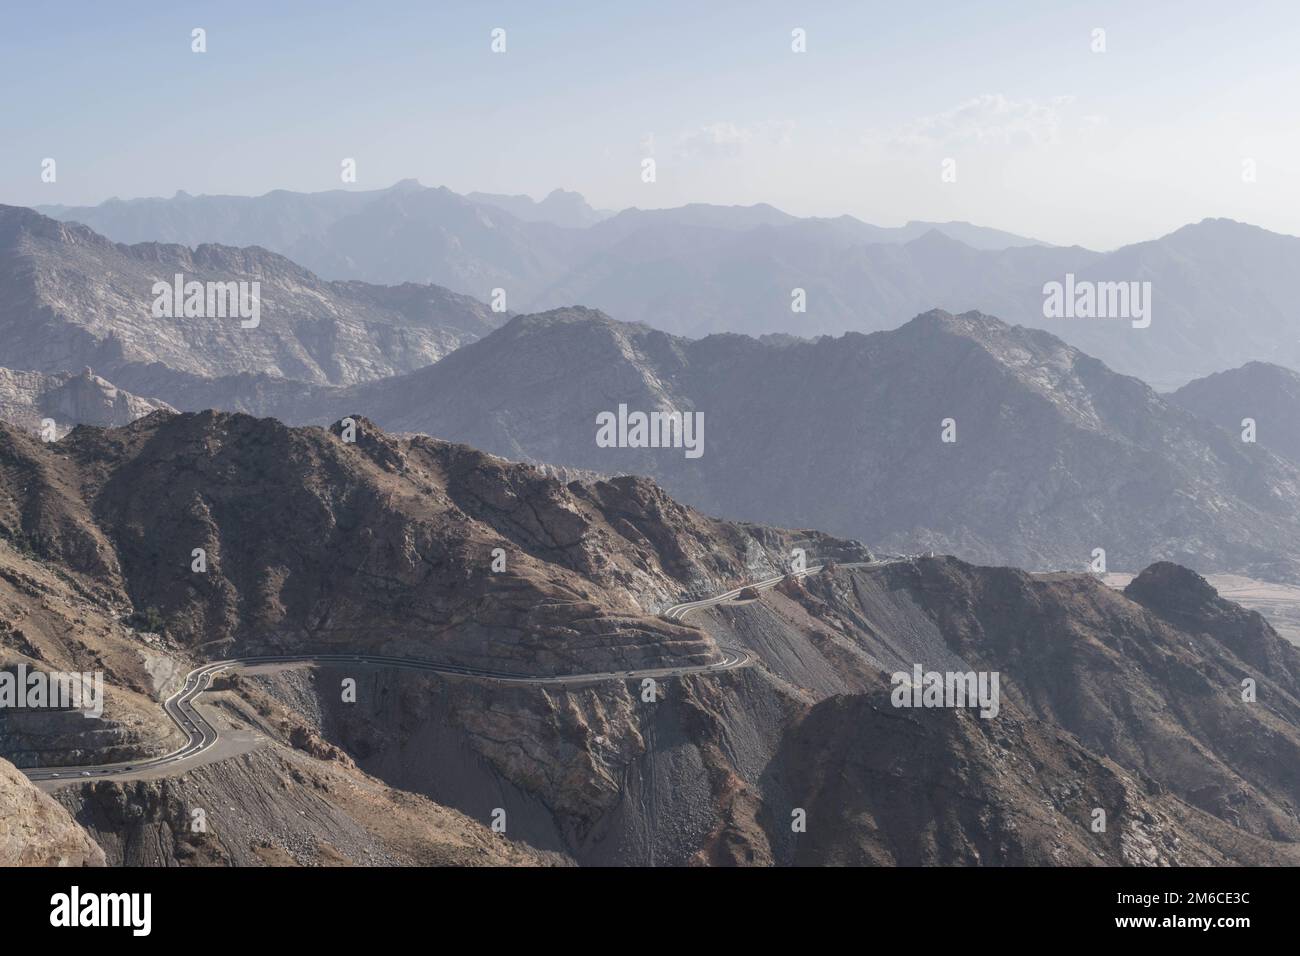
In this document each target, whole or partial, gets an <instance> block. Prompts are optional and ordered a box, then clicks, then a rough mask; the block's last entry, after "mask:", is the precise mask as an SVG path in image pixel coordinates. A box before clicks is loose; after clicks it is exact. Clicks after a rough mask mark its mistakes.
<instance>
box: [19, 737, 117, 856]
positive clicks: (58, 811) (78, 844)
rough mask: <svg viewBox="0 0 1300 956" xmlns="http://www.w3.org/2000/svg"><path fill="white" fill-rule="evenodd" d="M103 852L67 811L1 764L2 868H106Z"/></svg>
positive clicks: (20, 775) (22, 777) (21, 776)
mask: <svg viewBox="0 0 1300 956" xmlns="http://www.w3.org/2000/svg"><path fill="white" fill-rule="evenodd" d="M103 865H104V851H103V850H101V849H100V848H99V846H98V844H96V843H95V841H94V840H92V839H91V838H90V836H89V834H87V833H86V831H85V830H83V829H82V828H81V827H80V826H78V825H77V822H76V821H75V820H74V819H72V817H71V816H70V815H69V814H68V811H67V810H65V809H64V808H63V807H61V806H60V805H59V804H58V803H56V802H55V801H54V800H52V799H51V798H50V797H48V796H46V795H45V794H43V793H41V792H40V791H39V790H37V789H36V788H35V787H34V786H32V784H31V782H30V781H29V780H28V779H27V778H26V777H24V776H23V775H22V774H21V773H19V772H18V771H17V770H16V769H14V765H13V764H11V763H9V761H7V760H0V866H103Z"/></svg>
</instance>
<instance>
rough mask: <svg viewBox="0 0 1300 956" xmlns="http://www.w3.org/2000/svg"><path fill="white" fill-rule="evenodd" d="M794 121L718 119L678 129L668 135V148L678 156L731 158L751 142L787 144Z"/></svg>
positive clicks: (754, 144)
mask: <svg viewBox="0 0 1300 956" xmlns="http://www.w3.org/2000/svg"><path fill="white" fill-rule="evenodd" d="M793 131H794V123H793V122H791V121H789V120H764V121H762V122H760V123H754V124H751V125H749V126H738V125H737V124H735V123H731V122H725V121H719V122H716V123H709V124H708V125H706V126H698V127H695V128H694V129H688V130H681V131H679V132H678V133H677V134H676V135H674V136H673V137H672V152H673V154H674V155H675V156H676V157H678V158H681V159H713V158H717V157H724V158H731V157H735V156H739V155H740V154H741V153H743V152H745V151H746V150H748V149H750V148H751V147H754V146H776V147H786V146H789V145H790V138H791V134H792V132H793Z"/></svg>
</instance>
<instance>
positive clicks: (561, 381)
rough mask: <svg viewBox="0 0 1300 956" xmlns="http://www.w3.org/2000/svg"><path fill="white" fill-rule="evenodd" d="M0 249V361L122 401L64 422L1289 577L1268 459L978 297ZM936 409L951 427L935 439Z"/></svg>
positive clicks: (68, 233)
mask: <svg viewBox="0 0 1300 956" xmlns="http://www.w3.org/2000/svg"><path fill="white" fill-rule="evenodd" d="M407 193H410V194H411V195H416V196H420V197H423V201H426V202H436V203H451V204H454V205H458V206H460V207H463V208H467V209H470V210H471V211H473V210H477V209H480V207H479V206H478V205H477V204H473V203H470V202H469V201H468V200H464V199H461V198H460V197H455V196H454V195H452V194H449V193H448V192H447V191H445V190H424V189H421V188H420V187H417V186H410V187H408V188H407V189H404V190H388V191H385V192H384V193H383V194H381V195H379V196H378V197H377V198H376V200H375V202H372V203H371V204H370V205H369V206H367V207H365V209H363V210H362V214H367V213H370V212H373V211H375V210H376V209H378V208H380V206H381V204H383V203H394V202H399V201H404V197H405V196H406V194H407ZM352 195H353V194H339V195H338V196H336V197H335V198H336V199H339V200H340V202H342V201H343V200H342V199H340V197H347V196H352ZM497 212H499V213H500V215H502V216H506V215H507V214H506V213H504V212H500V211H499V210H498V211H497ZM733 212H734V211H732V210H726V209H722V208H720V207H708V206H703V207H686V210H684V211H683V210H676V211H673V210H670V211H666V212H664V211H654V212H634V213H624V214H620V215H618V216H614V217H612V218H609V219H606V220H604V221H602V222H600V223H599V224H597V225H596V226H594V227H592V228H591V229H588V230H586V231H585V232H587V233H590V232H592V231H593V230H596V229H605V230H611V231H622V233H623V234H625V235H626V236H627V237H628V241H641V240H642V239H644V238H645V228H647V227H645V226H643V225H641V224H639V223H641V221H642V220H645V221H652V222H655V221H660V220H666V221H669V222H677V221H678V220H679V219H680V217H681V216H685V217H686V218H687V219H689V220H690V221H691V223H692V224H693V227H695V228H699V229H702V230H705V231H716V230H715V229H714V227H713V226H712V225H710V224H711V223H713V222H715V221H716V220H718V219H719V218H721V219H724V220H725V219H728V218H729V217H732V216H733ZM745 215H746V216H748V217H749V218H750V220H752V221H754V222H758V223H760V225H758V226H757V227H756V228H766V227H767V226H770V225H771V223H773V222H775V221H779V220H781V219H783V218H784V219H788V218H789V217H784V214H781V213H779V212H777V211H776V210H773V209H770V207H768V208H762V207H752V208H750V209H749V210H746V211H745ZM511 221H512V222H513V223H515V225H516V226H518V227H520V228H521V229H523V228H524V227H529V226H531V225H535V224H525V223H521V222H519V221H518V220H513V219H512V220H511ZM763 223H766V226H765V225H763ZM795 225H796V226H798V225H800V224H799V223H796V224H795ZM805 225H806V224H805ZM546 227H547V228H550V229H560V228H561V227H558V226H553V225H549V224H548V225H547V226H546ZM649 228H652V229H653V228H655V227H649ZM566 231H567V232H568V233H574V234H576V233H577V232H579V230H566ZM941 241H942V242H943V243H947V244H952V243H953V240H948V239H941ZM909 245H915V243H912V244H901V245H899V244H895V245H893V246H890V247H888V248H892V249H905V248H908V246H909ZM878 248H886V247H885V246H879V247H878ZM963 248H965V247H963ZM1028 251H1031V252H1035V253H1037V254H1044V255H1046V254H1054V253H1055V252H1058V251H1059V250H1053V249H1047V248H1039V249H1036V250H1028ZM0 264H2V269H3V271H0V302H3V303H5V304H6V307H5V308H4V309H3V310H0V326H2V327H3V330H5V331H6V334H5V335H4V336H3V338H0V367H6V368H9V369H13V370H26V369H35V370H37V371H39V372H40V373H42V374H57V373H73V372H75V373H78V374H80V373H82V372H84V370H85V369H86V368H87V367H89V368H93V369H94V370H95V373H96V374H98V375H100V376H101V377H102V378H101V381H103V380H107V381H103V387H105V388H108V389H112V388H118V389H125V390H126V391H124V392H122V393H121V394H122V395H123V396H128V397H129V398H122V399H120V400H116V399H115V401H118V402H119V404H121V403H122V402H125V404H124V405H122V407H123V408H124V409H126V410H127V411H125V412H119V413H117V414H118V418H116V419H114V418H108V419H105V418H104V417H103V416H99V417H95V415H93V414H92V413H91V412H89V411H87V412H85V414H84V417H81V416H78V415H77V414H72V415H69V414H68V413H67V410H65V413H64V415H63V417H62V418H58V416H55V417H56V418H58V420H59V422H60V424H61V425H64V426H65V427H66V425H69V424H73V423H75V421H78V420H80V421H85V422H87V423H96V422H104V421H112V422H113V423H116V424H122V423H124V422H125V421H129V420H131V419H132V418H134V417H138V416H139V414H141V413H143V412H144V411H147V410H148V409H150V408H153V407H158V406H172V407H175V408H180V409H183V410H195V411H197V410H203V409H209V408H217V409H227V410H235V411H246V412H249V413H253V414H257V415H274V416H276V417H278V418H280V419H282V420H283V421H286V422H289V423H295V424H296V423H317V424H324V423H328V422H330V421H334V420H337V419H338V418H340V417H342V416H344V415H351V414H362V415H366V416H369V417H371V418H373V419H374V420H375V421H377V422H378V423H379V424H380V425H382V426H384V427H386V428H391V429H394V430H399V431H410V432H422V433H425V434H429V435H433V436H436V437H440V438H447V439H451V440H457V441H464V442H467V443H469V444H471V445H473V446H475V447H478V448H482V449H484V450H486V451H490V452H493V453H496V454H501V455H504V456H507V457H510V458H523V459H530V460H534V461H541V462H548V463H552V464H556V465H564V466H570V467H575V468H580V469H589V470H592V471H595V472H599V473H611V474H612V473H634V474H646V475H651V476H654V477H656V478H658V479H659V480H661V481H662V482H663V483H664V485H665V486H666V487H667V488H668V489H669V491H670V492H671V493H673V494H675V495H677V496H679V497H681V498H682V499H683V500H684V501H686V502H688V503H690V504H692V505H694V506H696V507H699V508H702V509H704V510H706V511H708V512H711V513H715V514H719V515H723V516H727V517H732V518H739V519H743V520H752V521H765V522H775V523H779V524H784V525H793V526H800V527H816V528H821V529H825V530H828V531H830V532H832V533H837V534H841V535H845V536H849V537H854V538H858V539H861V540H863V541H866V542H868V543H869V544H870V545H872V546H873V547H880V548H883V549H886V550H893V551H901V552H914V551H919V550H934V551H938V552H944V553H952V554H956V555H958V556H960V557H963V558H965V559H968V560H974V561H981V562H994V563H1009V564H1014V565H1017V566H1022V567H1029V568H1080V567H1083V566H1084V565H1085V564H1086V563H1087V562H1088V561H1089V560H1090V559H1091V555H1092V553H1093V550H1094V549H1096V548H1103V549H1105V551H1106V553H1107V556H1108V561H1109V566H1110V567H1111V568H1112V569H1115V570H1135V569H1137V568H1140V567H1142V566H1144V565H1145V564H1147V563H1149V562H1151V561H1153V560H1159V559H1171V560H1177V561H1180V562H1182V563H1185V564H1187V565H1188V566H1190V567H1193V568H1195V569H1197V570H1199V571H1202V572H1204V573H1211V572H1220V571H1232V572H1241V573H1247V574H1250V575H1251V576H1256V577H1262V578H1265V579H1268V580H1274V581H1286V582H1293V581H1295V580H1296V579H1297V577H1298V576H1300V545H1297V544H1296V543H1295V542H1296V541H1300V535H1298V534H1297V532H1298V531H1300V519H1298V518H1297V514H1300V507H1297V505H1298V504H1300V473H1298V472H1297V467H1298V466H1297V464H1296V462H1295V461H1294V460H1287V459H1286V458H1285V457H1282V458H1279V457H1278V456H1277V455H1275V454H1270V453H1269V451H1268V450H1267V449H1268V447H1270V446H1268V445H1264V446H1261V445H1252V444H1247V443H1243V442H1241V441H1240V438H1239V436H1238V435H1237V434H1235V433H1234V432H1232V431H1224V430H1221V429H1220V428H1218V427H1216V426H1215V425H1213V424H1210V422H1207V421H1205V420H1202V419H1200V418H1197V417H1195V416H1193V415H1190V414H1188V413H1187V412H1186V411H1184V410H1183V409H1182V407H1181V406H1179V405H1177V404H1174V403H1171V402H1170V401H1168V400H1166V399H1165V398H1162V397H1161V396H1159V395H1158V394H1156V393H1155V392H1153V391H1152V390H1151V389H1150V388H1148V387H1146V386H1145V385H1143V384H1142V383H1141V382H1139V381H1136V380H1134V379H1131V378H1127V377H1124V376H1122V375H1118V374H1115V373H1114V372H1112V371H1110V370H1109V369H1107V368H1106V367H1105V366H1104V365H1103V364H1102V363H1101V362H1099V361H1097V360H1095V359H1092V358H1090V357H1088V356H1087V355H1085V354H1082V353H1081V352H1080V351H1078V350H1076V349H1073V348H1070V347H1068V346H1066V345H1065V344H1064V343H1062V342H1060V341H1059V340H1057V339H1055V338H1054V337H1052V336H1051V335H1048V334H1045V333H1042V332H1037V331H1034V330H1031V329H1025V328H1020V327H1011V326H1008V325H1006V324H1005V323H1003V322H1001V321H999V320H997V319H994V318H991V317H988V316H985V315H981V314H979V313H966V314H963V315H961V316H959V317H952V316H950V315H947V314H945V313H938V312H933V313H926V314H925V315H923V316H921V317H920V318H917V319H915V320H913V321H911V322H909V323H907V324H906V325H904V326H903V327H901V328H899V329H896V330H894V331H891V332H882V333H875V334H872V335H862V334H860V333H848V334H846V335H842V336H840V337H838V338H829V337H826V338H821V339H818V340H803V339H799V338H791V337H789V336H775V337H768V338H765V339H763V340H756V339H753V338H748V337H745V336H739V335H734V334H729V335H715V336H709V337H706V338H703V339H698V340H691V339H685V338H681V337H676V336H673V335H670V334H668V333H666V332H663V331H658V330H656V329H651V328H649V327H646V326H641V325H636V324H629V323H623V322H617V321H614V320H612V319H609V318H608V317H606V316H605V315H603V314H601V313H598V312H595V311H591V310H586V309H581V308H575V309H566V310H559V311H555V312H550V313H543V314H538V315H532V316H523V317H517V318H515V319H514V320H512V321H510V322H509V323H508V324H507V325H506V326H505V327H504V328H500V329H499V330H497V331H495V332H493V331H492V330H493V329H494V328H495V326H496V325H497V324H498V323H500V322H501V321H502V320H504V319H505V318H506V317H505V316H501V315H499V314H496V313H493V312H491V310H489V309H488V308H487V307H486V306H485V305H483V304H482V303H480V302H478V301H476V300H474V299H472V298H470V297H467V296H462V295H457V294H454V293H451V292H448V291H447V290H445V289H442V288H440V287H438V286H420V285H413V284H407V285H402V286H396V287H389V286H374V285H368V284H366V283H362V282H358V281H348V282H344V281H332V282H326V281H324V280H321V279H318V278H317V277H316V276H315V275H313V274H312V273H310V272H308V271H306V270H305V269H302V268H301V267H299V266H296V265H295V264H294V263H292V262H290V261H289V260H286V259H284V258H282V257H280V256H278V255H275V254H273V253H269V252H266V251H265V250H263V249H259V248H256V247H254V248H249V249H233V248H230V247H225V246H213V245H208V246H199V247H198V248H196V249H194V250H190V249H188V248H187V247H184V246H175V245H158V244H155V243H144V244H137V245H134V246H126V245H122V244H118V243H113V242H110V241H108V240H106V239H103V238H102V237H100V236H98V235H96V234H95V233H93V232H91V231H90V230H89V229H87V228H86V227H84V226H79V225H73V224H66V223H59V222H56V221H54V220H51V219H48V218H46V217H43V216H40V215H39V214H36V213H33V212H31V211H30V210H23V209H19V208H14V207H0ZM175 272H183V273H184V274H185V275H186V277H187V278H196V279H203V278H212V279H215V280H218V281H229V280H231V279H232V278H238V279H243V280H245V281H253V280H256V281H259V282H260V283H261V284H262V291H261V299H262V305H263V313H264V314H263V316H262V318H261V322H260V325H259V326H258V327H257V328H241V325H240V322H239V321H238V320H237V319H213V318H197V317H191V318H184V317H178V318H175V319H158V318H154V317H153V316H152V314H151V313H150V309H149V306H150V304H151V298H150V293H149V290H150V289H151V287H152V285H153V283H154V282H155V281H158V280H159V279H162V280H164V281H167V280H170V279H171V277H172V275H173V274H174V273H175ZM1125 328H1126V332H1127V333H1128V334H1132V335H1139V334H1142V333H1145V332H1150V331H1151V329H1132V328H1128V327H1127V326H1126V327H1125ZM1153 328H1154V325H1153ZM52 342H53V343H60V344H59V346H58V347H57V348H55V347H52V346H51V345H50V343H52ZM403 373H406V374H403ZM10 379H12V380H13V381H17V379H16V378H14V377H13V376H12V375H11V376H10ZM12 391H14V393H15V395H17V394H18V392H19V391H20V390H18V389H13V390H12ZM32 394H34V392H32V390H31V389H27V390H26V391H24V392H23V397H22V398H21V399H18V398H16V399H15V400H14V401H13V402H11V403H10V404H11V412H10V414H9V419H10V420H11V421H23V422H25V423H27V424H28V425H29V426H30V425H31V424H32V423H33V422H35V421H36V420H37V419H36V418H34V417H33V415H34V410H35V408H36V401H35V399H34V398H32V397H30V395H32ZM131 402H136V404H135V405H132V404H131ZM620 405H625V406H626V407H627V408H629V409H631V410H633V411H636V410H641V411H646V412H649V411H655V410H665V409H675V410H677V411H681V412H691V411H698V412H702V413H703V414H704V420H705V423H706V431H705V436H704V442H705V444H704V449H705V451H704V454H703V456H702V457H700V458H691V457H687V456H686V455H684V454H683V453H682V452H681V450H679V449H642V450H638V449H629V448H600V447H598V446H597V444H596V442H595V440H594V438H595V436H594V431H595V420H596V416H597V415H598V414H600V413H602V412H617V410H618V408H619V406H620ZM20 406H21V409H22V410H20ZM23 416H26V417H23ZM1279 416H1283V413H1281V412H1278V413H1275V414H1273V413H1271V414H1270V420H1274V419H1276V418H1278V417H1279ZM1283 417H1284V416H1283ZM948 418H952V419H954V420H955V422H956V434H957V441H956V442H955V443H946V442H942V441H941V440H940V431H941V423H942V422H943V421H944V420H945V419H948ZM1278 451H1279V452H1280V453H1281V454H1283V455H1285V454H1286V449H1285V448H1284V447H1281V446H1279V448H1278Z"/></svg>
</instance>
